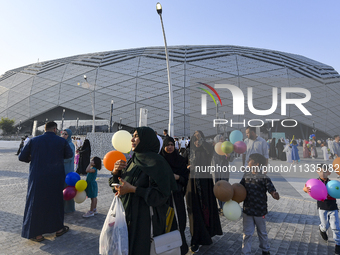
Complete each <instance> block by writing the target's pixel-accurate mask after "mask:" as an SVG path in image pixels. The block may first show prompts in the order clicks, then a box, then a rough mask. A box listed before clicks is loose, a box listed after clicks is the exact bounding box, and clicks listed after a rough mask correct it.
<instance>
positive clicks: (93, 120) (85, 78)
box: [84, 75, 96, 133]
mask: <svg viewBox="0 0 340 255" xmlns="http://www.w3.org/2000/svg"><path fill="white" fill-rule="evenodd" d="M84 80H85V82H86V83H87V87H88V89H89V90H91V88H90V85H89V83H88V82H87V77H86V75H84ZM94 89H95V87H93V89H92V92H93V93H92V97H91V103H92V133H94V132H95V118H96V117H95V114H94V93H95V91H94Z"/></svg>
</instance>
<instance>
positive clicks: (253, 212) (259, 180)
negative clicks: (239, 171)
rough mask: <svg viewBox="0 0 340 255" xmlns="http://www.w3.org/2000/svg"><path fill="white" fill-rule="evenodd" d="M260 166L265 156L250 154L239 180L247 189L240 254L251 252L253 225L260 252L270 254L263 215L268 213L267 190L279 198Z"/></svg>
mask: <svg viewBox="0 0 340 255" xmlns="http://www.w3.org/2000/svg"><path fill="white" fill-rule="evenodd" d="M262 166H266V158H265V157H264V156H262V155H261V154H259V153H254V154H251V155H250V156H249V161H248V167H247V168H246V173H245V174H244V176H243V178H242V180H241V182H240V183H241V184H242V185H243V186H244V187H245V188H246V191H247V197H246V199H245V200H244V202H243V242H242V252H241V254H252V253H251V242H252V235H253V234H254V231H255V226H256V229H257V234H258V236H259V240H260V248H261V249H262V254H263V255H268V254H270V253H269V245H268V236H267V230H266V220H265V215H266V214H267V213H268V210H267V191H268V192H269V193H270V194H271V195H272V197H273V198H274V199H276V200H279V199H280V196H279V193H277V192H276V189H275V187H274V185H273V183H272V181H271V180H270V178H269V177H268V176H267V175H265V174H262V170H261V168H262Z"/></svg>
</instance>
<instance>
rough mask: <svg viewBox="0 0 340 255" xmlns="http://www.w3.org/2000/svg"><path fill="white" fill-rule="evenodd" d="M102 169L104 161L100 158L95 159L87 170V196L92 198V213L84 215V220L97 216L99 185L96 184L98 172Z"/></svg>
mask: <svg viewBox="0 0 340 255" xmlns="http://www.w3.org/2000/svg"><path fill="white" fill-rule="evenodd" d="M101 168H102V160H101V159H100V158H98V157H93V158H92V159H91V161H90V164H89V165H88V166H87V168H86V173H87V176H86V182H87V187H86V190H85V191H86V195H87V197H88V198H91V208H90V211H88V212H87V213H85V214H84V215H83V217H84V218H88V217H92V216H94V215H95V214H97V195H98V185H97V182H96V178H97V171H98V170H100V169H101Z"/></svg>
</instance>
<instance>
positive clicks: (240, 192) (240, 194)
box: [231, 183, 247, 203]
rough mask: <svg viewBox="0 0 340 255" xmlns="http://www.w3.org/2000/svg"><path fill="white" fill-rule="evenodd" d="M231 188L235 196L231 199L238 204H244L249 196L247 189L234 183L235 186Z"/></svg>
mask: <svg viewBox="0 0 340 255" xmlns="http://www.w3.org/2000/svg"><path fill="white" fill-rule="evenodd" d="M231 187H232V188H233V190H234V195H233V197H232V198H231V199H232V200H233V201H235V202H237V203H241V202H243V201H244V200H245V199H246V196H247V191H246V188H245V187H244V186H243V185H242V184H239V183H234V184H233V185H231Z"/></svg>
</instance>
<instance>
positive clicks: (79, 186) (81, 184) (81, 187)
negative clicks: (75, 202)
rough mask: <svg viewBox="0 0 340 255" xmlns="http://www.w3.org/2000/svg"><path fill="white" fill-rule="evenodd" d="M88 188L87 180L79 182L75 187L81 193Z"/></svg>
mask: <svg viewBox="0 0 340 255" xmlns="http://www.w3.org/2000/svg"><path fill="white" fill-rule="evenodd" d="M86 187H87V182H86V181H85V180H79V181H77V183H76V186H75V188H76V190H77V191H79V192H81V191H84V190H85V189H86Z"/></svg>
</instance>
